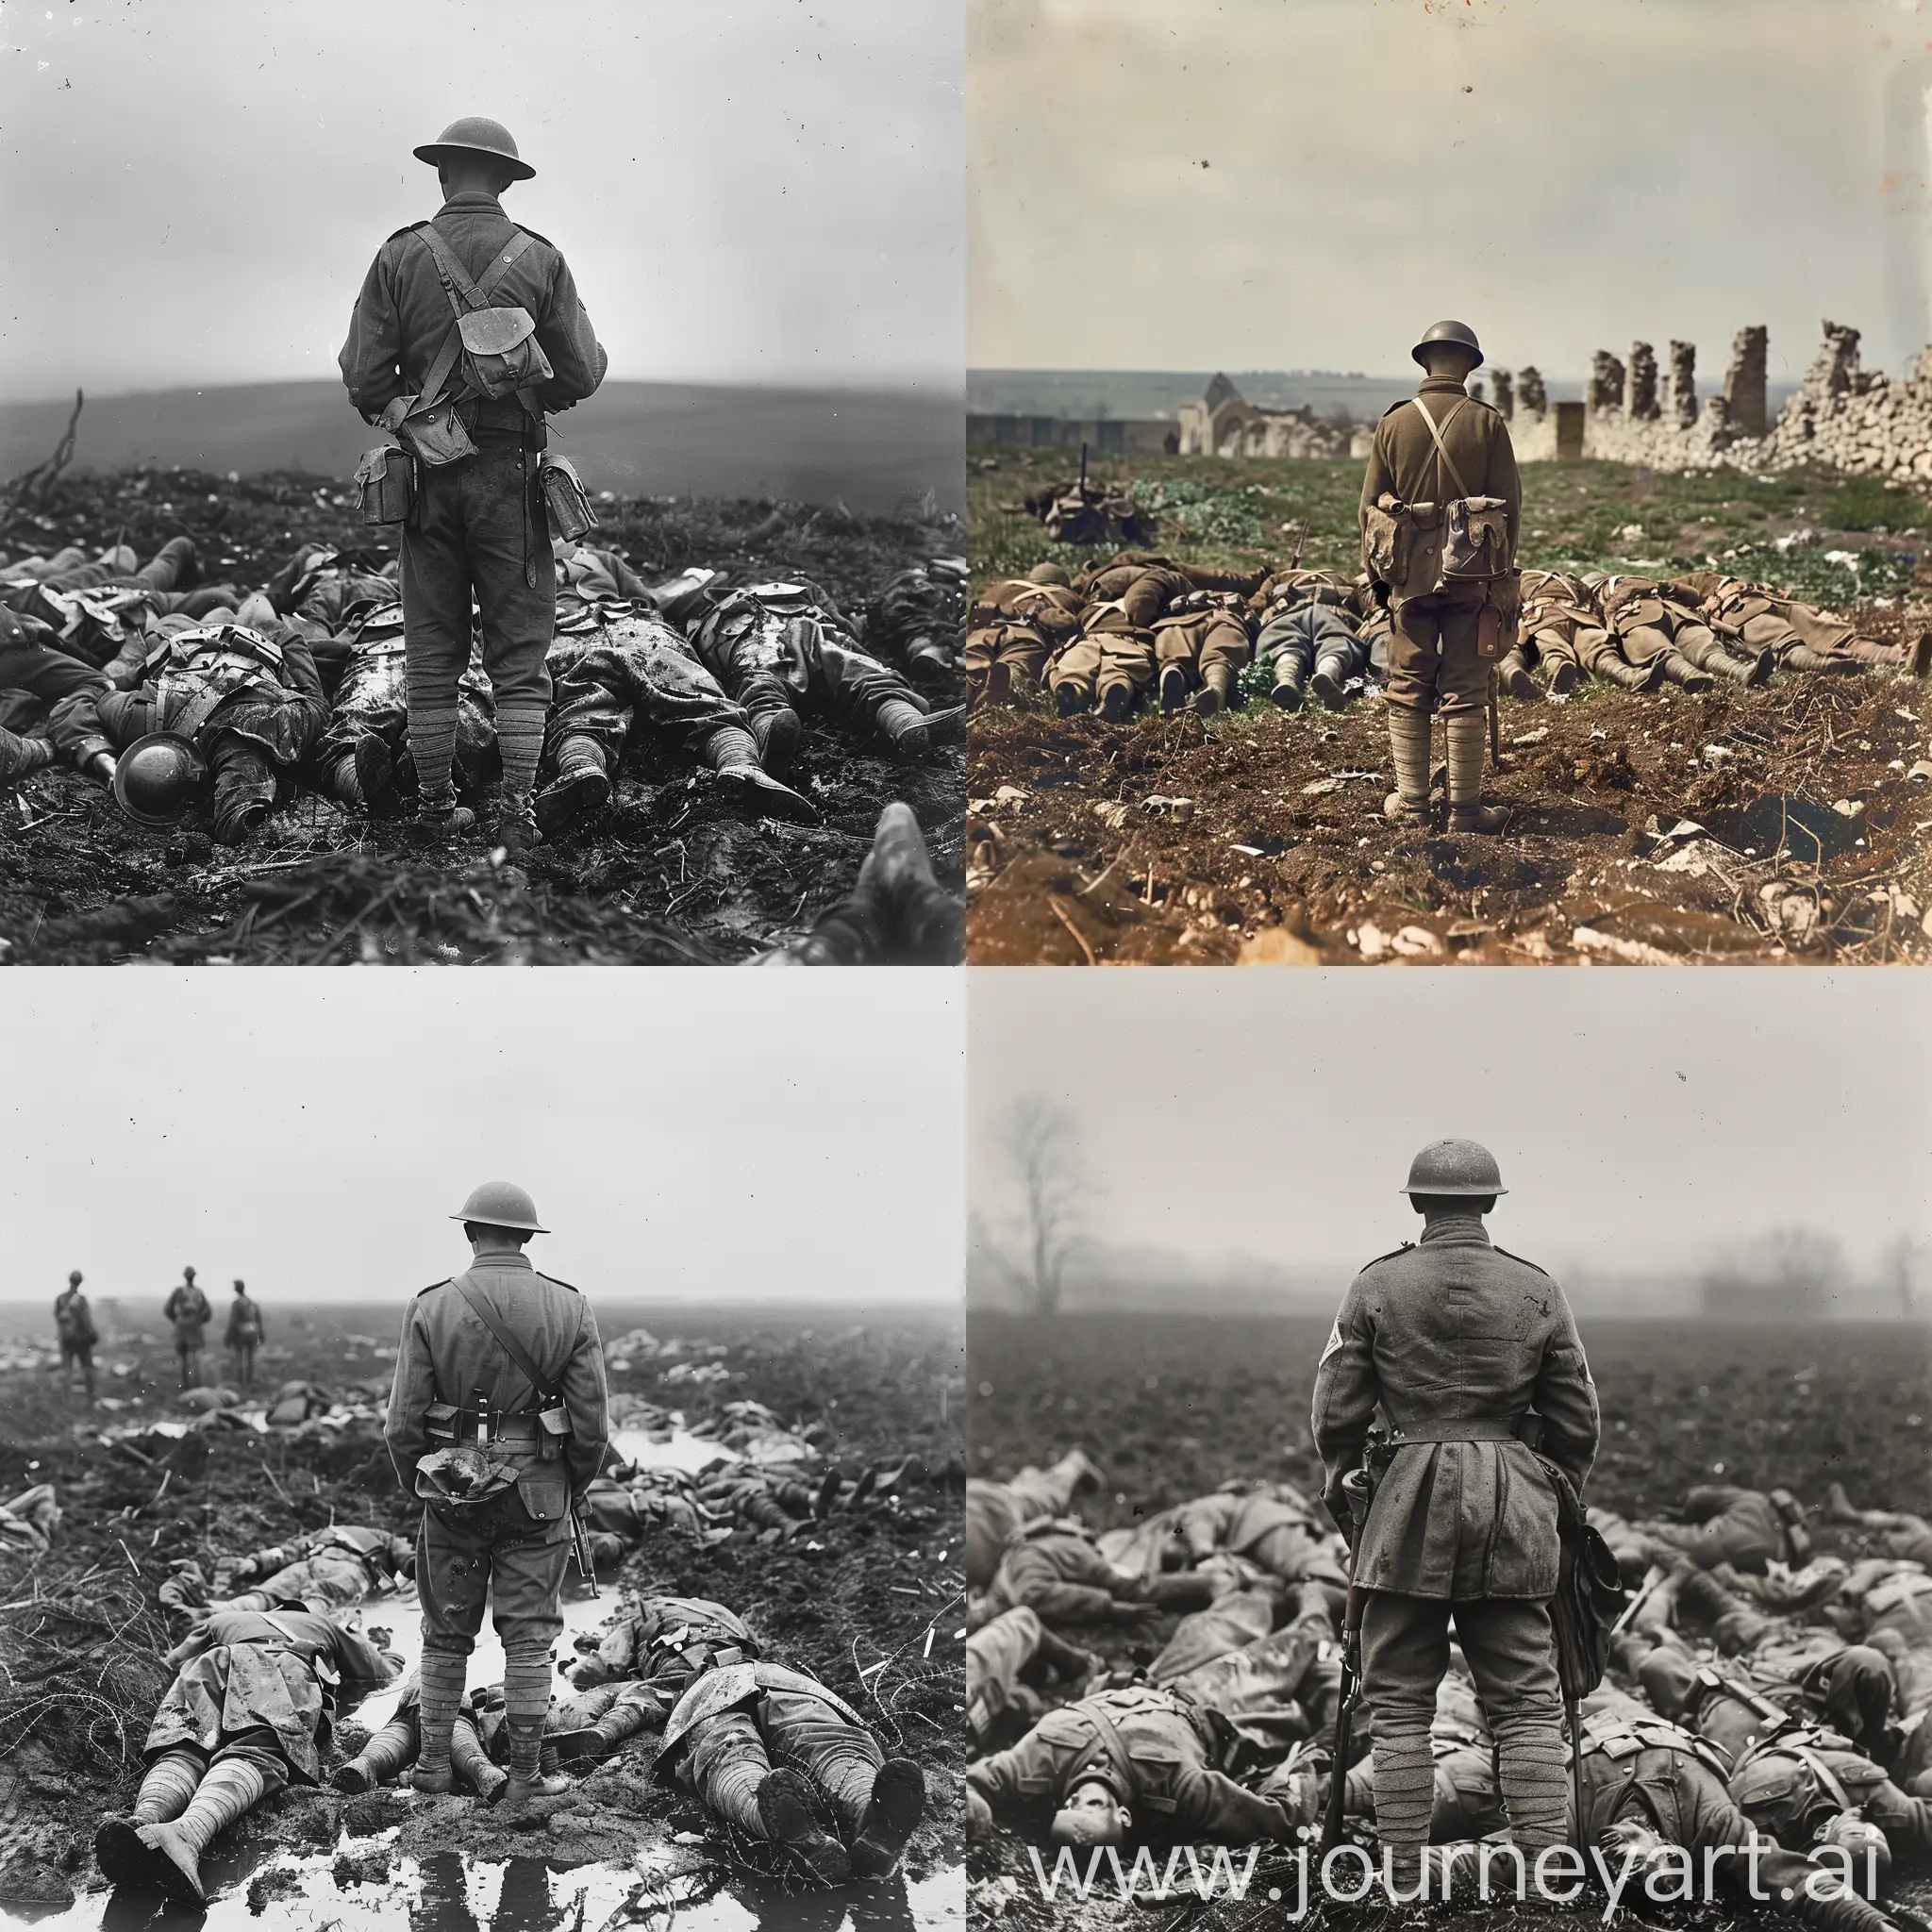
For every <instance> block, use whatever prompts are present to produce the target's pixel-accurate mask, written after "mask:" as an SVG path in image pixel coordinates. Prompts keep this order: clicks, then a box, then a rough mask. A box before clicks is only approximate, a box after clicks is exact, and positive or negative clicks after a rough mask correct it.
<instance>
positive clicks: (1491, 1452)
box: [1313, 1215, 1601, 1600]
mask: <svg viewBox="0 0 1932 1932" xmlns="http://www.w3.org/2000/svg"><path fill="white" fill-rule="evenodd" d="M1378 1408H1379V1409H1380V1410H1381V1411H1383V1413H1384V1414H1385V1415H1386V1416H1387V1418H1388V1420H1389V1421H1390V1422H1391V1424H1393V1425H1394V1426H1395V1428H1396V1429H1397V1430H1401V1429H1402V1428H1404V1427H1405V1426H1407V1427H1410V1428H1413V1429H1415V1430H1417V1431H1418V1432H1419V1433H1420V1432H1424V1431H1425V1430H1426V1429H1427V1428H1428V1427H1429V1425H1431V1424H1454V1423H1459V1422H1468V1423H1487V1424H1515V1423H1517V1422H1519V1421H1520V1420H1521V1418H1522V1417H1523V1416H1524V1415H1525V1414H1526V1413H1528V1411H1530V1410H1531V1409H1535V1410H1536V1412H1537V1413H1538V1414H1539V1415H1541V1418H1542V1421H1543V1427H1544V1438H1543V1453H1544V1454H1545V1455H1547V1456H1548V1457H1549V1458H1550V1460H1551V1461H1552V1462H1554V1463H1555V1464H1556V1465H1557V1467H1558V1468H1559V1469H1560V1470H1562V1471H1563V1473H1564V1474H1566V1475H1567V1476H1568V1477H1569V1478H1570V1480H1571V1482H1572V1483H1574V1485H1576V1487H1577V1488H1578V1489H1579V1490H1580V1489H1581V1487H1582V1485H1583V1482H1584V1479H1585V1478H1586V1477H1587V1476H1588V1475H1589V1474H1590V1467H1591V1462H1592V1461H1593V1460H1594V1459H1595V1457H1596V1448H1597V1439H1598V1433H1599V1429H1600V1426H1601V1424H1600V1420H1599V1416H1598V1412H1597V1400H1596V1388H1595V1385H1594V1384H1593V1383H1592V1382H1591V1377H1590V1368H1589V1364H1588V1363H1587V1362H1586V1361H1585V1359H1584V1354H1583V1344H1582V1342H1581V1341H1579V1339H1578V1337H1577V1333H1576V1323H1575V1320H1574V1317H1573V1316H1572V1314H1571V1312H1570V1305H1569V1303H1568V1301H1567V1300H1565V1298H1564V1295H1563V1291H1562V1290H1561V1288H1559V1287H1558V1286H1557V1283H1556V1282H1555V1281H1553V1280H1552V1279H1551V1278H1550V1277H1549V1275H1547V1274H1544V1273H1543V1271H1542V1270H1541V1268H1539V1267H1537V1266H1536V1265H1535V1264H1534V1263H1532V1262H1529V1261H1524V1260H1521V1259H1519V1258H1518V1257H1516V1256H1514V1255H1510V1254H1507V1253H1506V1252H1505V1251H1504V1250H1503V1249H1501V1248H1497V1247H1494V1246H1492V1245H1491V1242H1490V1239H1489V1236H1488V1235H1487V1234H1486V1233H1485V1232H1484V1230H1483V1225H1482V1223H1481V1220H1480V1219H1479V1218H1478V1217H1476V1216H1474V1215H1468V1216H1456V1217H1453V1218H1450V1219H1445V1220H1441V1221H1437V1222H1435V1223H1434V1224H1431V1225H1430V1226H1429V1227H1428V1228H1427V1229H1426V1230H1425V1232H1424V1235H1423V1238H1422V1240H1421V1241H1420V1242H1419V1243H1417V1244H1415V1245H1413V1246H1404V1247H1402V1248H1400V1249H1398V1250H1396V1252H1395V1253H1393V1254H1391V1255H1385V1256H1383V1257H1380V1258H1379V1259H1378V1260H1375V1261H1372V1262H1371V1263H1370V1264H1369V1265H1368V1267H1367V1268H1365V1269H1363V1271H1362V1272H1361V1274H1358V1275H1357V1277H1356V1279H1355V1281H1354V1283H1353V1284H1352V1285H1351V1286H1350V1288H1349V1291H1348V1293H1347V1294H1346V1295H1345V1296H1344V1297H1343V1299H1342V1304H1341V1312H1340V1314H1338V1315H1337V1316H1336V1319H1335V1326H1334V1328H1333V1329H1332V1330H1331V1332H1330V1334H1329V1338H1328V1344H1327V1346H1326V1348H1325V1349H1324V1351H1323V1355H1322V1360H1321V1365H1320V1367H1319V1368H1318V1369H1317V1371H1316V1374H1315V1401H1314V1417H1313V1424H1314V1435H1315V1446H1316V1448H1317V1449H1318V1450H1319V1452H1320V1454H1321V1456H1322V1459H1323V1462H1324V1465H1325V1466H1326V1469H1327V1473H1328V1482H1329V1489H1330V1491H1331V1493H1332V1492H1333V1491H1334V1490H1335V1489H1336V1488H1337V1487H1338V1486H1339V1484H1340V1482H1341V1478H1342V1476H1344V1475H1345V1474H1347V1473H1348V1472H1349V1471H1350V1470H1352V1469H1354V1468H1355V1467H1357V1464H1358V1463H1359V1461H1360V1458H1361V1454H1362V1447H1363V1444H1364V1441H1366V1439H1367V1436H1368V1432H1369V1428H1370V1425H1371V1424H1372V1423H1373V1422H1374V1419H1375V1415H1376V1411H1377V1409H1378ZM1557 1559H1558V1547H1557V1498H1556V1492H1555V1491H1554V1490H1553V1489H1552V1488H1551V1486H1550V1481H1549V1478H1548V1477H1547V1476H1546V1475H1545V1474H1544V1473H1543V1470H1542V1466H1541V1463H1540V1462H1539V1461H1538V1459H1537V1457H1536V1455H1535V1454H1534V1453H1533V1452H1532V1451H1531V1450H1530V1449H1529V1447H1528V1446H1527V1444H1525V1443H1524V1442H1521V1441H1465V1442H1431V1441H1412V1442H1408V1443H1406V1444H1403V1445H1402V1446H1399V1447H1398V1448H1397V1449H1396V1451H1395V1454H1394V1457H1393V1459H1392V1461H1391V1463H1390V1465H1389V1468H1388V1470H1387V1472H1386V1473H1385V1474H1384V1475H1383V1477H1382V1480H1381V1482H1380V1484H1379V1486H1378V1487H1377V1489H1376V1491H1375V1496H1374V1503H1373V1504H1372V1505H1371V1507H1370V1510H1369V1517H1368V1522H1367V1524H1366V1525H1365V1526H1364V1529H1363V1532H1362V1538H1361V1544H1360V1549H1359V1552H1358V1555H1357V1570H1356V1574H1357V1579H1358V1580H1359V1581H1360V1582H1361V1583H1362V1584H1363V1585H1364V1586H1365V1587H1366V1588H1368V1589H1371V1590H1379V1591H1396V1592H1398V1593H1401V1594H1404V1595H1409V1596H1421V1597H1447V1598H1451V1599H1455V1600H1467V1599H1473V1598H1519V1599H1542V1598H1547V1597H1549V1596H1550V1595H1551V1594H1553V1592H1554V1591H1555V1590H1556V1587H1557Z"/></svg>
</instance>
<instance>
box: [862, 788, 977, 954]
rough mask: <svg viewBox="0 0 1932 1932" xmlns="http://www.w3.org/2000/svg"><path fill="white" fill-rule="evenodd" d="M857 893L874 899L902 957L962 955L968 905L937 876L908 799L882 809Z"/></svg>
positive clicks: (880, 922)
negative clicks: (934, 873) (944, 885)
mask: <svg viewBox="0 0 1932 1932" xmlns="http://www.w3.org/2000/svg"><path fill="white" fill-rule="evenodd" d="M858 897H859V898H860V899H862V900H863V899H870V900H871V901H872V903H873V905H874V908H876V917H877V924H878V925H879V927H880V929H881V930H882V931H883V932H884V933H885V934H886V935H887V937H888V941H889V942H890V943H891V947H892V950H893V953H894V955H895V957H897V958H900V959H902V960H904V961H906V962H908V963H913V962H918V963H931V964H945V963H950V962H953V961H957V960H958V958H960V955H961V951H962V948H963V946H964V940H965V908H964V907H963V906H962V905H961V904H960V902H959V901H958V899H957V898H956V897H955V896H954V895H953V894H952V893H950V892H948V891H945V889H944V888H943V887H942V886H941V884H940V883H939V881H938V879H937V878H935V877H934V875H933V869H932V858H931V856H930V855H929V854H928V853H927V851H926V848H925V837H924V833H922V832H921V831H920V829H919V821H918V819H917V818H916V817H914V816H913V811H912V808H911V807H910V806H909V805H908V804H906V803H905V801H904V800H903V799H897V800H894V801H893V803H892V804H891V805H889V806H887V808H885V810H884V811H882V812H880V814H879V820H878V824H877V825H876V826H874V830H873V835H872V850H871V852H869V853H868V854H867V855H866V859H865V863H864V864H863V865H862V866H860V867H859V869H858Z"/></svg>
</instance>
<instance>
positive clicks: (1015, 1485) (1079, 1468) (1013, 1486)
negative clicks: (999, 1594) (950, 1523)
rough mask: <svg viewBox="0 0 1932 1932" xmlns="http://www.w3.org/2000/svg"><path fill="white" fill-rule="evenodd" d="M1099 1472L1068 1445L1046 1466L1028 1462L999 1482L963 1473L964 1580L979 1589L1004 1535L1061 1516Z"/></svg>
mask: <svg viewBox="0 0 1932 1932" xmlns="http://www.w3.org/2000/svg"><path fill="white" fill-rule="evenodd" d="M1099 1480H1100V1472H1099V1470H1098V1469H1096V1468H1095V1467H1094V1465H1093V1462H1092V1460H1091V1458H1090V1457H1088V1456H1087V1455H1086V1454H1085V1453H1084V1452H1083V1451H1081V1450H1078V1449H1073V1450H1069V1451H1068V1452H1067V1454H1066V1455H1064V1456H1062V1457H1060V1459H1059V1460H1058V1462H1056V1463H1054V1464H1052V1465H1051V1466H1050V1467H1049V1468H1046V1469H1036V1468H1034V1467H1033V1465H1032V1464H1031V1463H1028V1464H1027V1466H1026V1467H1025V1468H1024V1469H1023V1470H1022V1471H1021V1472H1020V1473H1019V1474H1018V1475H1014V1476H1008V1478H1007V1480H1006V1481H1005V1482H991V1481H989V1480H988V1479H987V1478H986V1477H984V1476H976V1475H970V1476H968V1477H967V1478H966V1581H967V1583H968V1584H969V1585H970V1586H971V1587H972V1588H974V1590H983V1589H985V1587H986V1586H987V1585H988V1584H989V1583H991V1581H992V1577H993V1572H994V1571H995V1570H997V1569H998V1568H999V1566H1000V1553H1001V1551H1002V1550H1004V1549H1005V1548H1006V1544H1007V1539H1008V1537H1009V1536H1011V1535H1012V1533H1013V1532H1014V1531H1015V1530H1016V1529H1018V1528H1019V1526H1020V1525H1021V1524H1023V1523H1030V1522H1032V1521H1033V1519H1034V1518H1035V1517H1039V1516H1064V1515H1066V1513H1067V1512H1068V1511H1069V1510H1070V1509H1071V1508H1072V1507H1073V1506H1074V1497H1075V1496H1076V1495H1078V1494H1079V1493H1080V1491H1082V1490H1091V1489H1092V1488H1094V1487H1095V1485H1096V1484H1098V1482H1099Z"/></svg>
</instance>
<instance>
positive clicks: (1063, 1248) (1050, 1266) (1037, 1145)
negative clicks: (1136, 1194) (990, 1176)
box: [1000, 1093, 1089, 1315]
mask: <svg viewBox="0 0 1932 1932" xmlns="http://www.w3.org/2000/svg"><path fill="white" fill-rule="evenodd" d="M1078 1141H1079V1130H1078V1127H1077V1125H1076V1124H1075V1122H1074V1116H1073V1114H1072V1113H1071V1112H1070V1111H1069V1110H1068V1109H1067V1108H1064V1107H1059V1106H1057V1105H1055V1104H1054V1103H1053V1102H1052V1101H1049V1100H1046V1099H1044V1098H1043V1097H1042V1096H1041V1095H1040V1094H1037V1093H1030V1094H1027V1095H1025V1096H1024V1098H1022V1099H1020V1100H1017V1101H1015V1102H1014V1104H1013V1108H1012V1110H1011V1111H1010V1112H1009V1113H1008V1116H1007V1121H1006V1125H1005V1127H1004V1128H1003V1129H1002V1131H1001V1135H1000V1143H1001V1146H1002V1147H1003V1148H1004V1150H1005V1152H1006V1156H1007V1158H1008V1161H1009V1162H1010V1163H1011V1164H1012V1170H1013V1177H1014V1179H1015V1180H1016V1181H1017V1182H1018V1183H1019V1187H1020V1193H1021V1198H1022V1201H1023V1202H1024V1209H1025V1217H1026V1245H1027V1266H1026V1270H1025V1279H1026V1285H1027V1287H1028V1288H1029V1290H1030V1291H1031V1293H1032V1297H1033V1308H1034V1312H1035V1313H1036V1314H1041V1315H1051V1314H1053V1313H1055V1312H1056V1311H1057V1310H1058V1307H1059V1302H1060V1289H1061V1287H1062V1285H1063V1283H1064V1281H1065V1278H1066V1272H1067V1263H1068V1262H1069V1261H1070V1260H1072V1258H1073V1257H1074V1254H1075V1252H1076V1251H1077V1250H1078V1249H1079V1247H1080V1244H1081V1241H1082V1240H1083V1236H1082V1234H1081V1231H1080V1210H1081V1204H1082V1202H1083V1201H1084V1200H1085V1198H1086V1196H1087V1194H1088V1192H1089V1189H1088V1184H1087V1178H1086V1175H1085V1174H1084V1173H1083V1172H1082V1170H1081V1166H1080V1158H1079V1147H1078Z"/></svg>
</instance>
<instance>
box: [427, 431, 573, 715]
mask: <svg viewBox="0 0 1932 1932" xmlns="http://www.w3.org/2000/svg"><path fill="white" fill-rule="evenodd" d="M421 477H422V485H421V489H420V491H419V492H418V495H417V501H416V508H415V511H414V513H413V514H412V516H411V517H410V520H409V522H408V523H407V524H405V525H403V562H402V577H403V641H404V646H405V651H406V661H407V664H408V694H409V695H408V702H409V708H410V709H411V710H412V711H413V710H419V709H420V710H426V711H432V712H435V711H440V712H443V713H454V712H455V711H456V709H457V680H458V678H459V677H461V676H462V675H463V670H464V667H465V666H467V665H468V663H469V661H470V599H471V596H472V594H473V593H474V595H475V600H476V608H477V612H478V622H479V624H480V626H481V630H482V642H483V669H484V670H485V672H486V673H487V674H488V675H489V678H490V684H491V690H492V691H494V693H495V697H496V704H497V708H499V709H501V708H503V707H504V706H505V705H507V704H508V705H519V704H522V705H529V706H535V707H538V708H541V707H545V706H547V705H548V704H549V703H550V672H549V669H548V667H547V666H546V664H545V663H544V658H545V654H546V653H547V652H548V651H549V649H550V639H551V634H552V632H553V630H554V629H555V627H556V623H557V569H556V565H555V564H554V563H553V561H552V560H551V556H550V540H549V534H548V532H549V525H548V524H547V522H546V521H545V512H544V509H543V504H542V497H541V491H540V487H539V485H538V483H537V458H536V454H535V452H534V451H526V450H525V448H524V446H523V444H522V443H521V442H520V441H519V442H503V441H489V442H485V443H484V444H483V445H482V447H481V448H480V449H478V451H477V452H476V454H475V456H473V457H465V458H463V459H462V461H461V462H458V463H445V464H443V465H442V466H441V468H439V469H431V468H429V467H428V466H427V465H426V464H425V465H424V466H423V467H422V470H421ZM532 575H534V576H535V578H536V582H535V583H534V584H533V583H531V582H530V581H529V577H530V576H532Z"/></svg>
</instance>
